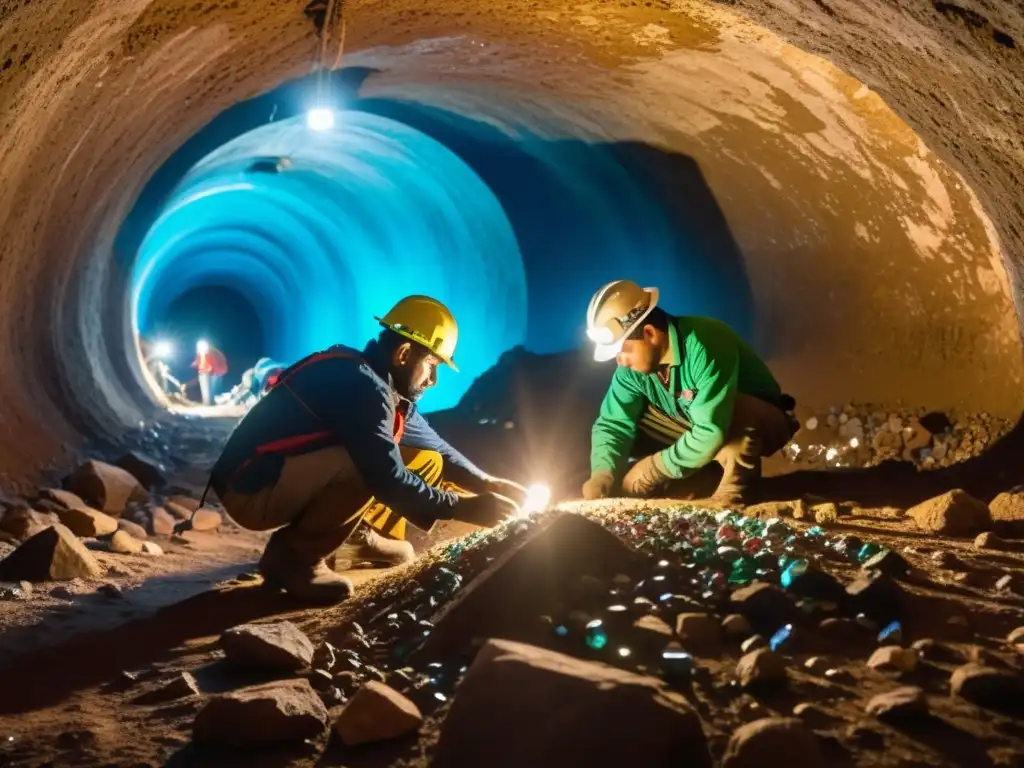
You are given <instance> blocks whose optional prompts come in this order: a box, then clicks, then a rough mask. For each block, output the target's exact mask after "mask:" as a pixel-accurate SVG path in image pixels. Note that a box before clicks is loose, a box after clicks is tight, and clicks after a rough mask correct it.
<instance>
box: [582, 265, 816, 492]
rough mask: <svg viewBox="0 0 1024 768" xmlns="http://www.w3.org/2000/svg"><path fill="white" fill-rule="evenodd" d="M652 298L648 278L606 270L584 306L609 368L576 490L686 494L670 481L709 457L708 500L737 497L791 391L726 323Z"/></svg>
mask: <svg viewBox="0 0 1024 768" xmlns="http://www.w3.org/2000/svg"><path fill="white" fill-rule="evenodd" d="M659 298H660V296H659V292H658V289H657V288H641V287H640V286H639V285H638V284H636V283H634V282H633V281H631V280H616V281H615V282H612V283H608V284H607V285H605V286H604V287H602V288H601V289H600V290H599V291H597V293H595V294H594V297H593V298H592V299H591V301H590V306H589V307H588V308H587V334H588V336H589V337H590V339H591V341H593V342H594V344H595V348H594V359H595V360H598V361H605V360H615V361H616V362H617V363H618V368H617V369H616V370H615V374H614V376H612V382H611V386H610V387H609V389H608V394H607V395H606V396H605V399H604V402H603V403H602V405H601V410H600V413H599V414H598V417H597V420H596V421H595V422H594V427H593V431H592V435H591V456H590V464H591V477H590V479H589V480H588V481H587V483H586V485H584V487H583V495H584V497H585V498H588V499H595V498H602V497H605V496H609V495H611V494H612V493H613V490H614V488H615V487H616V486H620V487H621V489H622V491H623V492H624V493H626V494H627V495H630V496H654V495H677V493H676V492H677V491H678V492H680V494H681V495H687V494H686V493H685V484H684V483H679V482H677V481H684V480H685V479H687V478H688V477H690V476H691V475H693V474H695V473H696V472H697V471H698V470H700V469H701V468H703V467H704V466H706V465H708V464H710V463H712V462H717V463H718V464H720V465H721V467H722V479H721V481H720V483H719V485H718V488H717V490H716V491H715V492H714V495H713V497H712V498H713V500H714V501H717V502H721V503H723V504H726V505H739V504H743V503H745V502H746V501H748V500H749V493H750V490H751V486H752V485H753V484H754V483H756V482H757V480H758V479H759V478H760V477H761V459H762V457H764V456H769V455H771V454H773V453H775V452H776V451H778V450H779V449H780V448H782V447H783V446H784V445H785V444H786V443H787V442H789V440H790V438H791V437H792V436H793V434H794V432H795V429H796V422H795V420H794V419H793V417H792V413H791V412H792V409H793V406H794V402H793V399H792V398H791V397H789V396H788V395H784V394H783V393H782V390H781V389H780V387H779V384H778V382H777V381H776V380H775V377H774V376H773V375H772V372H771V371H770V370H769V369H768V366H767V365H766V364H765V363H764V361H763V360H761V358H760V357H758V356H757V354H756V353H755V352H754V351H753V350H752V349H751V348H750V347H749V346H748V345H747V344H746V342H744V341H743V339H742V338H740V336H739V335H738V334H737V333H736V332H735V331H734V330H733V329H732V328H730V327H729V326H728V325H726V324H725V323H723V322H721V321H719V320H715V319H713V318H710V317H684V316H674V315H670V314H668V313H667V312H666V311H664V310H663V309H662V308H661V307H660V306H659V305H658V300H659ZM634 459H635V462H634V461H632V460H634ZM673 486H674V488H673Z"/></svg>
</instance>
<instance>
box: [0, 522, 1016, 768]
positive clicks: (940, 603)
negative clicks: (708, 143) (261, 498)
mask: <svg viewBox="0 0 1024 768" xmlns="http://www.w3.org/2000/svg"><path fill="white" fill-rule="evenodd" d="M678 506H679V503H678V502H664V503H655V504H650V503H645V502H621V503H620V502H610V503H590V504H580V505H577V506H576V507H574V510H575V511H577V512H581V513H583V514H585V515H589V516H593V517H594V518H595V519H598V520H603V521H605V523H607V524H609V525H613V529H614V530H634V528H635V523H634V522H633V520H634V518H635V516H636V515H637V514H638V513H639V514H646V515H647V516H648V517H650V516H651V515H655V516H657V515H658V514H659V512H660V513H662V514H664V513H665V511H666V510H671V509H672V508H678ZM850 512H851V514H850V515H849V516H845V517H841V518H840V519H839V521H838V522H836V523H833V524H829V525H826V526H824V527H825V529H826V530H827V534H828V535H829V536H830V537H839V536H841V535H844V534H852V535H856V536H858V537H860V538H862V539H863V540H864V541H876V542H878V543H880V544H883V545H885V546H888V547H890V548H891V549H893V550H894V551H896V552H901V553H903V555H904V556H905V557H906V558H907V560H908V561H909V563H910V565H911V566H912V572H911V575H910V576H909V577H908V579H907V581H906V583H905V588H906V590H907V592H908V593H909V595H910V603H909V605H910V607H909V609H908V612H907V617H906V620H905V621H904V629H903V631H904V636H903V644H904V645H909V644H910V643H911V642H913V641H915V640H919V639H922V638H933V639H935V640H938V641H940V642H942V643H944V644H945V646H946V648H947V649H948V653H949V654H951V655H950V656H949V657H948V658H944V659H942V660H940V661H935V662H929V663H924V664H922V665H921V666H919V667H918V669H917V671H915V672H912V673H907V674H904V675H902V677H901V682H902V683H903V684H913V685H919V686H921V687H922V688H924V689H925V691H926V692H927V693H928V695H929V701H930V704H931V710H932V713H933V714H934V715H935V716H936V719H934V720H932V721H930V723H929V724H927V725H915V724H910V725H908V726H907V727H902V728H896V727H892V726H887V725H882V724H879V723H878V722H877V721H873V720H872V719H871V718H868V717H866V716H865V715H864V714H863V708H864V702H865V701H866V699H867V698H869V697H870V696H871V695H873V694H874V693H877V692H880V691H883V690H887V689H890V688H893V687H894V686H895V685H896V683H895V677H894V676H893V675H892V674H884V673H880V672H877V671H873V670H869V669H867V668H866V667H865V661H866V659H867V657H868V655H870V653H871V649H872V645H873V643H872V642H871V641H870V639H869V640H868V642H867V643H866V644H865V643H863V642H860V643H853V644H852V645H848V646H841V647H835V648H832V647H829V648H827V649H823V648H822V647H820V646H817V645H815V643H814V642H813V641H812V642H811V643H810V644H808V645H801V646H799V647H798V648H797V649H796V650H794V651H792V652H789V651H787V652H786V655H787V656H788V657H791V658H792V664H793V667H792V669H793V672H792V673H791V684H790V686H789V688H788V690H786V691H784V692H781V693H778V694H765V695H758V696H756V697H755V696H752V695H750V694H746V693H743V692H741V691H739V690H737V689H736V687H735V686H734V685H731V684H730V681H731V680H732V679H733V671H734V666H735V662H736V659H737V658H738V656H739V653H738V648H736V647H733V646H731V645H726V646H724V647H722V648H720V649H718V650H717V651H716V652H714V653H709V654H706V655H705V654H697V658H698V661H699V663H700V666H701V667H703V668H704V669H706V673H703V676H702V677H701V678H697V679H696V682H695V685H694V687H693V688H692V693H691V695H692V700H693V701H694V703H695V705H696V706H697V707H698V710H699V711H700V712H701V715H702V718H703V720H704V723H705V729H706V732H707V733H708V736H709V741H710V744H711V749H712V752H713V754H717V755H719V756H720V755H721V751H722V749H724V745H725V741H726V739H727V738H728V735H729V734H730V733H731V731H732V730H733V729H734V728H735V727H736V726H738V725H739V724H741V723H743V722H746V721H749V720H752V719H756V718H758V717H764V716H767V715H768V714H771V713H778V714H784V715H785V714H789V713H790V712H791V710H792V709H793V707H794V706H795V705H796V704H798V703H801V702H812V703H814V704H815V705H816V706H817V707H818V708H819V709H820V710H821V711H822V712H823V713H824V715H823V721H822V722H823V723H824V724H821V725H818V726H816V730H817V732H818V733H819V736H821V737H822V740H823V741H822V743H823V745H824V747H825V749H826V753H827V755H828V756H829V759H830V760H831V761H832V762H834V763H835V764H839V765H863V766H869V765H887V766H888V765H892V766H897V765H899V766H905V765H971V766H981V765H1017V764H1019V762H1018V761H1019V759H1020V758H1019V756H1020V755H1021V754H1024V723H1022V721H1020V720H1018V719H1015V718H1014V717H1012V716H1008V715H1005V714H998V713H993V712H991V711H987V710H982V709H980V708H977V707H975V706H973V705H971V704H968V703H966V702H964V701H962V700H957V699H953V698H950V696H949V693H948V682H947V681H948V675H949V672H950V671H951V670H952V669H953V668H954V667H955V666H956V663H955V662H956V661H957V660H960V661H962V660H965V659H970V658H984V659H985V661H986V663H988V664H994V665H998V666H1006V667H1007V668H1011V669H1016V670H1019V669H1020V659H1019V654H1018V652H1017V651H1015V650H1014V649H1013V648H1010V647H1007V646H1006V643H1005V641H1004V638H1005V637H1006V636H1007V634H1008V633H1009V632H1010V631H1011V630H1012V629H1014V628H1015V627H1018V626H1021V625H1024V598H1022V597H1021V596H1019V595H1018V594H1016V593H1014V592H1013V591H1010V590H1006V589H1004V590H998V589H997V588H996V587H995V584H996V581H997V580H998V579H999V578H1000V577H1001V576H1003V575H1004V574H1007V573H1011V574H1015V578H1017V579H1019V578H1020V568H1021V566H1022V564H1024V543H1022V545H1021V547H1020V548H1019V549H1016V550H1015V551H1010V552H986V551H979V550H978V549H976V548H975V547H973V546H972V544H971V540H969V539H966V540H957V539H949V538H946V537H935V536H928V535H924V534H922V533H921V532H920V531H918V530H916V529H915V527H914V525H913V524H912V523H911V522H910V521H908V520H906V519H905V518H903V517H902V516H901V513H900V511H899V510H896V509H891V508H890V509H859V508H855V509H851V510H850ZM791 522H792V521H791ZM616 525H617V526H618V527H617V528H616V527H615V526H616ZM793 525H794V526H796V527H797V528H798V529H804V530H806V528H808V527H809V526H808V525H806V524H802V523H796V522H793ZM448 533H450V532H438V534H439V535H438V539H443V538H445V537H446V535H447V534H448ZM188 536H189V539H190V540H192V541H194V543H193V544H192V545H191V546H189V547H188V548H175V547H174V546H173V545H172V546H170V547H169V551H168V554H167V555H166V556H165V558H164V559H162V560H159V561H154V564H153V565H152V566H146V568H145V570H148V572H149V575H150V576H151V581H150V582H149V583H147V584H141V583H140V578H141V577H142V576H143V571H144V568H142V567H132V560H133V558H131V557H128V556H119V557H118V558H117V559H119V560H120V563H121V565H122V567H123V568H124V570H130V575H125V576H120V577H117V576H115V577H113V578H111V579H109V581H111V582H114V583H117V584H119V585H120V586H121V588H122V590H123V591H124V594H125V597H124V599H122V600H117V601H113V600H109V599H106V598H102V597H98V596H88V595H83V596H81V597H77V598H76V599H75V600H74V602H73V603H72V606H73V607H72V608H70V609H68V608H62V607H60V606H59V605H58V604H56V602H55V601H54V600H53V599H52V598H34V599H33V602H30V603H29V604H28V605H31V608H29V609H28V610H26V606H25V605H19V604H13V603H12V604H9V605H6V606H3V607H4V609H5V612H4V617H5V619H4V621H5V627H6V628H7V631H6V632H5V633H4V635H5V636H6V635H11V636H12V637H13V640H11V638H8V637H5V638H4V655H3V659H4V663H3V667H4V671H3V677H4V683H5V684H4V686H3V687H2V689H0V737H2V739H5V740H6V743H4V744H3V746H0V765H5V766H24V767H26V768H27V767H28V766H33V767H36V766H43V765H48V766H64V765H85V766H94V765H95V766H99V765H105V766H115V765H116V766H136V767H141V766H143V765H151V766H155V765H164V764H166V765H181V766H206V765H209V766H229V765H230V766H234V765H238V766H243V765H244V766H278V765H294V766H303V765H309V766H313V765H318V766H331V765H337V766H341V765H345V766H350V768H352V767H354V768H358V767H359V766H383V765H390V764H399V763H396V762H395V761H398V760H403V761H408V762H407V763H401V764H408V765H425V764H426V763H425V762H423V760H424V759H425V758H423V757H422V756H423V755H429V750H430V748H431V745H432V743H433V742H434V740H436V737H437V726H438V724H439V723H440V722H442V721H443V715H444V711H445V707H446V706H447V705H444V704H441V705H439V704H438V703H437V702H436V701H433V702H432V704H431V703H430V702H429V701H428V702H426V703H422V704H421V706H422V707H423V708H424V711H425V714H427V715H428V720H427V723H426V725H425V726H424V728H423V729H422V731H421V735H420V737H419V738H418V739H411V738H409V739H404V740H400V741H398V742H394V743H387V744H383V745H380V746H371V747H364V748H360V749H357V750H345V749H343V748H341V747H340V746H339V745H338V744H336V743H332V744H331V745H330V746H329V747H328V748H327V751H326V752H324V751H323V750H324V745H323V744H322V743H317V744H310V745H308V746H307V747H305V748H299V749H297V750H296V749H286V750H282V751H273V750H271V751H267V750H261V751H259V752H258V753H254V752H235V751H219V750H207V749H204V750H197V749H196V748H194V747H192V746H190V744H189V742H190V728H191V722H192V718H193V716H194V715H195V712H196V711H197V709H198V708H199V706H200V704H201V703H202V702H201V700H199V698H200V697H192V698H191V699H187V700H181V701H178V702H173V703H169V704H164V705H156V706H152V705H149V706H147V705H142V704H137V703H133V700H134V699H135V698H137V697H138V696H139V695H140V694H141V693H144V692H145V691H147V690H149V689H151V688H153V687H155V686H157V685H158V683H159V682H160V681H162V680H166V679H167V678H168V677H169V676H170V675H171V674H172V673H174V672H176V671H179V670H189V671H192V672H193V673H195V674H196V677H197V679H198V680H199V683H200V686H201V688H202V690H203V693H204V696H205V695H207V694H212V693H216V692H217V691H222V690H227V689H230V688H234V687H237V686H239V685H242V684H245V683H246V682H254V681H255V680H254V679H246V678H245V677H239V676H238V673H237V672H233V671H231V670H230V669H225V668H224V665H223V664H218V658H220V656H221V652H220V651H219V650H218V649H217V645H216V639H217V636H218V634H219V633H220V632H221V631H222V630H224V629H226V628H228V627H231V626H235V625H237V624H241V623H245V622H249V621H254V620H257V621H258V620H268V619H284V618H287V619H290V620H291V621H293V622H295V623H296V624H298V625H299V626H300V627H301V628H302V629H303V630H304V631H305V632H306V633H307V634H308V635H309V636H310V637H311V638H312V639H313V640H314V641H315V642H316V641H321V640H324V639H328V638H329V639H331V640H333V641H334V642H336V643H337V644H339V645H340V647H342V648H344V647H345V645H344V642H342V641H339V638H341V637H344V636H345V630H346V628H347V627H350V626H351V622H352V621H359V622H360V623H362V624H363V626H364V627H365V629H366V631H367V633H368V635H369V636H372V637H374V638H375V640H374V642H375V643H378V644H377V645H376V646H375V648H374V649H373V650H372V651H367V653H368V654H370V655H371V657H372V658H373V659H377V661H374V663H375V664H377V665H378V666H379V667H380V668H381V669H382V670H384V671H385V672H386V671H387V670H388V669H393V668H395V667H397V666H398V665H397V664H395V663H394V662H389V661H387V660H386V659H387V658H388V653H389V649H390V648H391V647H392V646H393V644H394V642H396V641H397V640H398V639H400V636H401V633H397V634H395V633H391V634H390V635H389V630H388V629H387V627H385V626H384V625H385V624H387V622H388V619H387V618H385V614H390V613H392V610H397V608H389V607H388V606H389V605H394V606H397V605H401V604H402V600H408V599H409V597H408V596H409V594H410V592H409V589H410V585H411V584H412V585H414V584H416V583H417V580H418V579H420V578H421V577H422V576H423V575H424V574H426V573H430V572H431V571H430V568H431V567H432V566H431V564H433V565H434V566H436V562H434V561H435V559H436V558H437V557H443V555H444V547H443V545H440V546H438V547H436V548H434V549H433V550H432V551H431V555H430V556H429V557H425V558H423V559H421V560H420V561H418V562H417V563H414V564H413V565H411V566H408V567H406V568H404V569H395V570H393V571H385V572H371V571H364V572H359V575H358V576H357V583H358V584H359V593H358V595H357V597H356V598H354V599H353V600H352V601H350V602H349V603H347V604H344V605H342V606H339V607H338V608H333V609H326V610H309V609H302V608H301V607H300V606H297V605H295V604H294V603H293V602H291V601H289V600H288V599H286V598H285V597H283V596H279V595H273V594H271V593H269V592H268V591H266V590H264V589H263V588H261V586H260V585H259V582H258V579H257V580H254V581H248V580H239V579H237V578H234V577H235V576H237V575H238V574H239V573H244V572H246V571H248V570H249V569H250V568H251V564H252V562H253V559H254V555H255V553H256V549H257V547H258V544H259V540H258V538H257V537H254V536H252V535H251V534H242V533H218V534H206V535H203V534H195V533H192V534H189V535H188ZM628 538H630V537H629V536H627V539H628ZM633 541H634V543H637V542H638V540H637V539H635V538H634V539H633ZM639 541H642V538H641V539H640V540H639ZM485 546H488V547H490V548H489V549H486V550H485V552H486V555H487V557H490V556H493V555H494V554H495V553H496V552H499V551H500V550H501V548H502V546H503V544H502V542H497V543H492V544H490V545H486V544H485ZM183 549H187V550H188V551H187V552H186V551H181V550H183ZM941 552H948V553H951V554H952V555H955V556H956V558H957V559H956V560H954V562H953V563H952V564H945V565H943V566H940V565H939V564H938V563H937V561H936V559H935V558H934V556H935V555H936V553H941ZM111 557H114V556H111ZM466 557H467V556H463V557H462V558H461V559H462V560H465V558H466ZM946 557H947V559H948V557H949V556H948V555H947V556H946ZM458 559H459V558H456V561H458ZM486 559H487V558H486V557H483V556H482V555H481V556H479V557H477V558H476V561H475V562H476V565H473V566H470V567H469V568H468V571H467V568H466V566H465V564H464V565H463V566H461V567H460V566H458V565H455V564H453V565H452V567H453V568H455V567H457V568H459V570H460V572H467V577H468V576H470V575H471V574H472V572H473V571H474V570H479V569H480V568H482V567H485V566H486ZM470 561H472V558H471V559H470ZM156 562H159V565H157V564H156ZM825 567H826V569H827V570H829V571H830V572H833V573H835V574H836V575H838V576H840V578H841V579H843V580H844V581H845V580H847V579H849V578H851V577H852V576H853V575H855V572H856V570H857V566H856V565H850V564H843V563H840V562H837V561H835V560H834V559H827V560H826V561H825ZM192 569H197V570H198V569H202V572H199V573H197V572H196V570H192ZM964 573H969V574H972V575H971V576H970V577H964V576H959V577H958V576H957V574H964ZM248 578H249V577H248V576H243V579H248ZM965 578H969V579H970V581H969V582H967V583H965V582H964V579H965ZM420 583H424V582H420ZM968 584H969V585H968ZM426 586H427V587H428V589H430V588H432V587H431V586H430V585H429V584H426ZM94 587H95V585H91V584H90V585H82V587H81V588H80V590H81V591H82V592H83V593H87V592H89V591H91V589H93V588H94ZM175 600H180V601H181V602H176V603H174V604H170V603H171V602H172V601H175ZM35 601H38V602H35ZM62 605H66V604H62ZM157 608H160V609H161V610H157V611H156V612H155V613H154V612H153V611H154V609H157ZM12 609H13V610H12ZM19 611H20V612H21V615H20V616H18V618H17V620H16V621H14V622H13V624H12V623H11V622H12V619H13V617H15V616H17V615H18V613H19ZM29 617H31V620H32V621H33V622H38V623H37V624H36V625H35V626H25V624H26V623H28V619H29ZM115 625H116V626H115ZM87 629H89V630H95V631H90V632H87V633H84V634H82V633H80V634H77V635H73V634H72V633H73V632H75V631H76V630H77V631H79V632H81V631H82V630H87ZM30 635H34V636H35V643H34V645H35V648H34V649H33V650H31V651H28V652H25V651H24V648H25V642H26V638H27V637H28V636H30ZM389 637H390V640H389ZM382 654H383V655H382ZM811 656H819V657H822V656H823V657H825V658H826V659H827V666H829V667H830V668H833V669H839V670H842V672H841V674H839V675H838V676H835V677H829V678H827V679H826V678H824V677H822V676H821V674H820V670H819V672H818V673H813V672H811V671H808V670H805V669H803V668H802V664H803V662H804V661H805V660H806V659H807V658H810V657H811ZM363 660H364V663H369V661H368V660H367V659H366V658H364V659H363ZM613 663H614V662H613ZM126 672H127V673H131V674H132V677H133V678H134V679H128V678H127V677H126V676H125V674H124V673H126ZM393 679H394V678H393V677H389V681H390V680H393Z"/></svg>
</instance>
